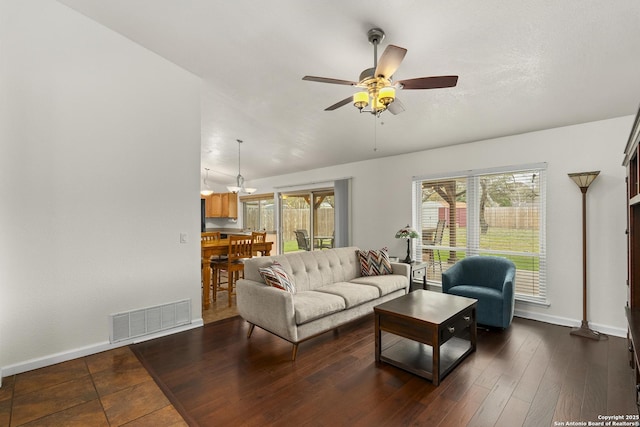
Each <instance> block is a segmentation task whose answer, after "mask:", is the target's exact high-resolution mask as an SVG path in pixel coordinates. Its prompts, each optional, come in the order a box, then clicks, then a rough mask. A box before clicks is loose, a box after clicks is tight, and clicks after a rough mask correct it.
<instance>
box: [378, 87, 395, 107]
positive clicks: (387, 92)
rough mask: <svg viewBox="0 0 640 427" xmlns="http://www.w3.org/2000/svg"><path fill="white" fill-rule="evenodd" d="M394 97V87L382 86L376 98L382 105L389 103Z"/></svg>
mask: <svg viewBox="0 0 640 427" xmlns="http://www.w3.org/2000/svg"><path fill="white" fill-rule="evenodd" d="M394 99H396V88H394V87H393V86H387V87H383V88H382V89H380V91H379V92H378V100H379V101H380V103H381V104H382V105H389V104H391V103H392V102H393V100H394Z"/></svg>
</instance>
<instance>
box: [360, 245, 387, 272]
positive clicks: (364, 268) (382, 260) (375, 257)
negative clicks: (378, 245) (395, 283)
mask: <svg viewBox="0 0 640 427" xmlns="http://www.w3.org/2000/svg"><path fill="white" fill-rule="evenodd" d="M358 257H359V259H360V274H361V275H362V276H381V275H384V274H391V273H392V272H393V270H392V269H391V261H390V260H389V254H388V253H387V251H386V250H384V249H381V250H379V251H375V250H369V251H358Z"/></svg>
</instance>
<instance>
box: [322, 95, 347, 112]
mask: <svg viewBox="0 0 640 427" xmlns="http://www.w3.org/2000/svg"><path fill="white" fill-rule="evenodd" d="M352 99H353V96H349V97H347V98H345V99H343V100H342V101H339V102H336V103H335V104H333V105H332V106H330V107H327V108H325V109H324V111H333V110H335V109H337V108H340V107H342V106H344V105H347V104H349V103H350V102H351V100H352Z"/></svg>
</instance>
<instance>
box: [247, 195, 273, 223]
mask: <svg viewBox="0 0 640 427" xmlns="http://www.w3.org/2000/svg"><path fill="white" fill-rule="evenodd" d="M240 202H241V203H242V213H243V214H242V228H244V229H246V230H254V231H257V230H265V231H266V232H267V233H275V229H276V226H275V204H274V199H273V193H270V194H252V195H250V196H242V197H240Z"/></svg>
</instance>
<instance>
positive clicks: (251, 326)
mask: <svg viewBox="0 0 640 427" xmlns="http://www.w3.org/2000/svg"><path fill="white" fill-rule="evenodd" d="M255 327H256V325H254V324H253V323H249V332H247V338H251V334H252V333H253V328H255Z"/></svg>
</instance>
